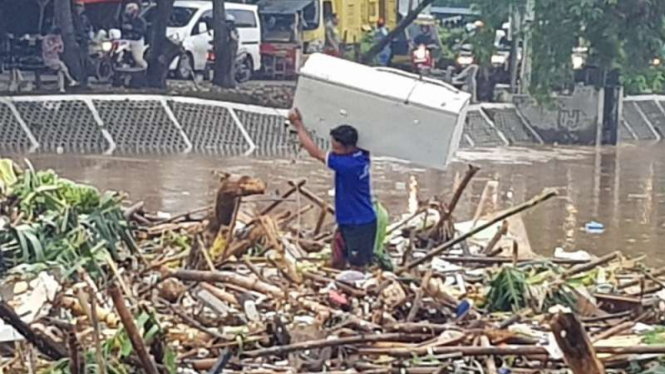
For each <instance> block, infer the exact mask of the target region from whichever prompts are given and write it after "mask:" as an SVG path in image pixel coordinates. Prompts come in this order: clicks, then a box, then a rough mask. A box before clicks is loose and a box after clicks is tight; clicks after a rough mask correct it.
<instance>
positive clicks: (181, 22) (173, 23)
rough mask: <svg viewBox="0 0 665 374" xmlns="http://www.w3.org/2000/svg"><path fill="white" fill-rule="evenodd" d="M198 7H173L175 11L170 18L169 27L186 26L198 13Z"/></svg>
mask: <svg viewBox="0 0 665 374" xmlns="http://www.w3.org/2000/svg"><path fill="white" fill-rule="evenodd" d="M196 10H197V9H196V8H186V7H183V6H175V7H173V13H171V18H170V19H169V25H168V26H169V27H185V26H187V25H188V24H189V21H191V20H192V17H194V13H196Z"/></svg>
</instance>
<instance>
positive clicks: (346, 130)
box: [330, 125, 358, 147]
mask: <svg viewBox="0 0 665 374" xmlns="http://www.w3.org/2000/svg"><path fill="white" fill-rule="evenodd" d="M330 136H332V138H333V139H335V141H337V142H339V143H341V144H342V145H343V146H345V147H355V146H356V145H357V144H358V130H356V129H355V128H354V127H353V126H350V125H340V126H337V127H335V128H334V129H332V130H330Z"/></svg>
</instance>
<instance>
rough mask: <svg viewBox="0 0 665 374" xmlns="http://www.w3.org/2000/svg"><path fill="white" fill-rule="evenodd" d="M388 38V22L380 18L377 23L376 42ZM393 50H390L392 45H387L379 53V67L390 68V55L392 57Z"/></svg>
mask: <svg viewBox="0 0 665 374" xmlns="http://www.w3.org/2000/svg"><path fill="white" fill-rule="evenodd" d="M387 36H388V28H387V27H386V21H385V20H384V19H383V18H379V20H378V21H376V30H374V42H375V43H376V42H378V41H379V40H381V39H383V38H385V37H387ZM391 52H392V51H391V49H390V43H388V44H386V46H385V47H383V49H382V50H381V52H379V54H378V55H377V59H378V61H379V65H381V66H388V64H389V63H390V55H391Z"/></svg>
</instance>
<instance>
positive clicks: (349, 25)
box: [323, 0, 397, 44]
mask: <svg viewBox="0 0 665 374" xmlns="http://www.w3.org/2000/svg"><path fill="white" fill-rule="evenodd" d="M323 14H324V18H326V19H327V18H328V17H331V16H332V14H336V15H337V19H338V22H339V23H338V25H337V31H338V33H339V37H340V39H341V40H342V42H343V43H345V44H356V43H360V41H361V40H362V37H363V33H364V32H367V31H371V30H372V29H374V27H375V25H376V21H378V20H379V18H383V19H384V20H385V22H386V26H387V27H388V29H393V28H394V27H395V26H396V25H397V0H323Z"/></svg>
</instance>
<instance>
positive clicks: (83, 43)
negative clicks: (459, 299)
mask: <svg viewBox="0 0 665 374" xmlns="http://www.w3.org/2000/svg"><path fill="white" fill-rule="evenodd" d="M81 1H82V0H77V2H75V3H74V14H72V21H73V23H74V35H75V36H76V43H78V45H79V53H80V58H79V59H80V60H81V68H82V70H83V74H87V72H88V71H89V70H90V66H89V65H90V63H89V62H90V40H92V37H93V33H94V31H93V28H92V24H91V23H90V20H89V19H88V16H87V15H86V14H85V5H84V4H83V3H82V2H81ZM84 82H85V81H84Z"/></svg>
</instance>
